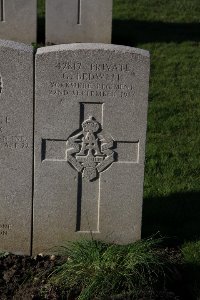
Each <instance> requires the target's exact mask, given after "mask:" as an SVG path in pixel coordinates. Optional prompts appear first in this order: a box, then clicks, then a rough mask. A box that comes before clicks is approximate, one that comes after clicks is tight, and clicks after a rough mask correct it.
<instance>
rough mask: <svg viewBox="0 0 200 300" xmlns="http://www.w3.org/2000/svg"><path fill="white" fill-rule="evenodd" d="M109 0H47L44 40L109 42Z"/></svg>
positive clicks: (59, 42) (110, 10) (49, 41)
mask: <svg viewBox="0 0 200 300" xmlns="http://www.w3.org/2000/svg"><path fill="white" fill-rule="evenodd" d="M111 33H112V0H56V1H55V0H48V1H47V2H46V43H47V44H48V43H52V44H62V43H79V42H80V43H110V42H111Z"/></svg>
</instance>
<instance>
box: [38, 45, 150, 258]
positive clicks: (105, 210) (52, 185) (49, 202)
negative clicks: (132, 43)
mask: <svg viewBox="0 0 200 300" xmlns="http://www.w3.org/2000/svg"><path fill="white" fill-rule="evenodd" d="M148 81H149V53H148V52H147V51H144V50H141V49H135V48H130V47H125V46H113V45H105V44H72V45H60V46H51V47H45V48H40V49H38V51H37V54H36V110H35V120H36V122H35V193H34V194H35V198H34V223H33V225H34V226H33V227H34V234H33V251H34V253H38V252H41V251H44V250H47V249H49V248H50V247H52V246H55V245H59V244H62V243H63V242H64V241H67V240H76V239H80V238H89V239H90V238H91V236H93V238H96V239H102V240H104V241H107V242H115V243H122V244H123V243H130V242H133V241H135V240H137V239H140V235H141V217H142V197H143V174H144V158H145V136H146V123H147V99H148Z"/></svg>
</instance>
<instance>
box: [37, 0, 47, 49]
mask: <svg viewBox="0 0 200 300" xmlns="http://www.w3.org/2000/svg"><path fill="white" fill-rule="evenodd" d="M39 2H40V3H39ZM41 4H42V6H41ZM45 4H46V1H39V0H37V43H38V44H43V45H45V27H46V26H45V25H46V24H45V12H46V5H45Z"/></svg>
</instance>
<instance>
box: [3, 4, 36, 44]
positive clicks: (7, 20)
mask: <svg viewBox="0 0 200 300" xmlns="http://www.w3.org/2000/svg"><path fill="white" fill-rule="evenodd" d="M0 38H1V39H6V40H13V41H17V42H24V43H28V44H31V43H33V42H36V38H37V0H0Z"/></svg>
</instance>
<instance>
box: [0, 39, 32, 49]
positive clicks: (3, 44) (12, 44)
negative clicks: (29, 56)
mask: <svg viewBox="0 0 200 300" xmlns="http://www.w3.org/2000/svg"><path fill="white" fill-rule="evenodd" d="M0 47H5V48H12V49H15V50H20V51H24V52H33V51H34V50H33V47H32V46H30V45H26V44H24V43H18V42H14V41H9V40H1V39H0Z"/></svg>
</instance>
